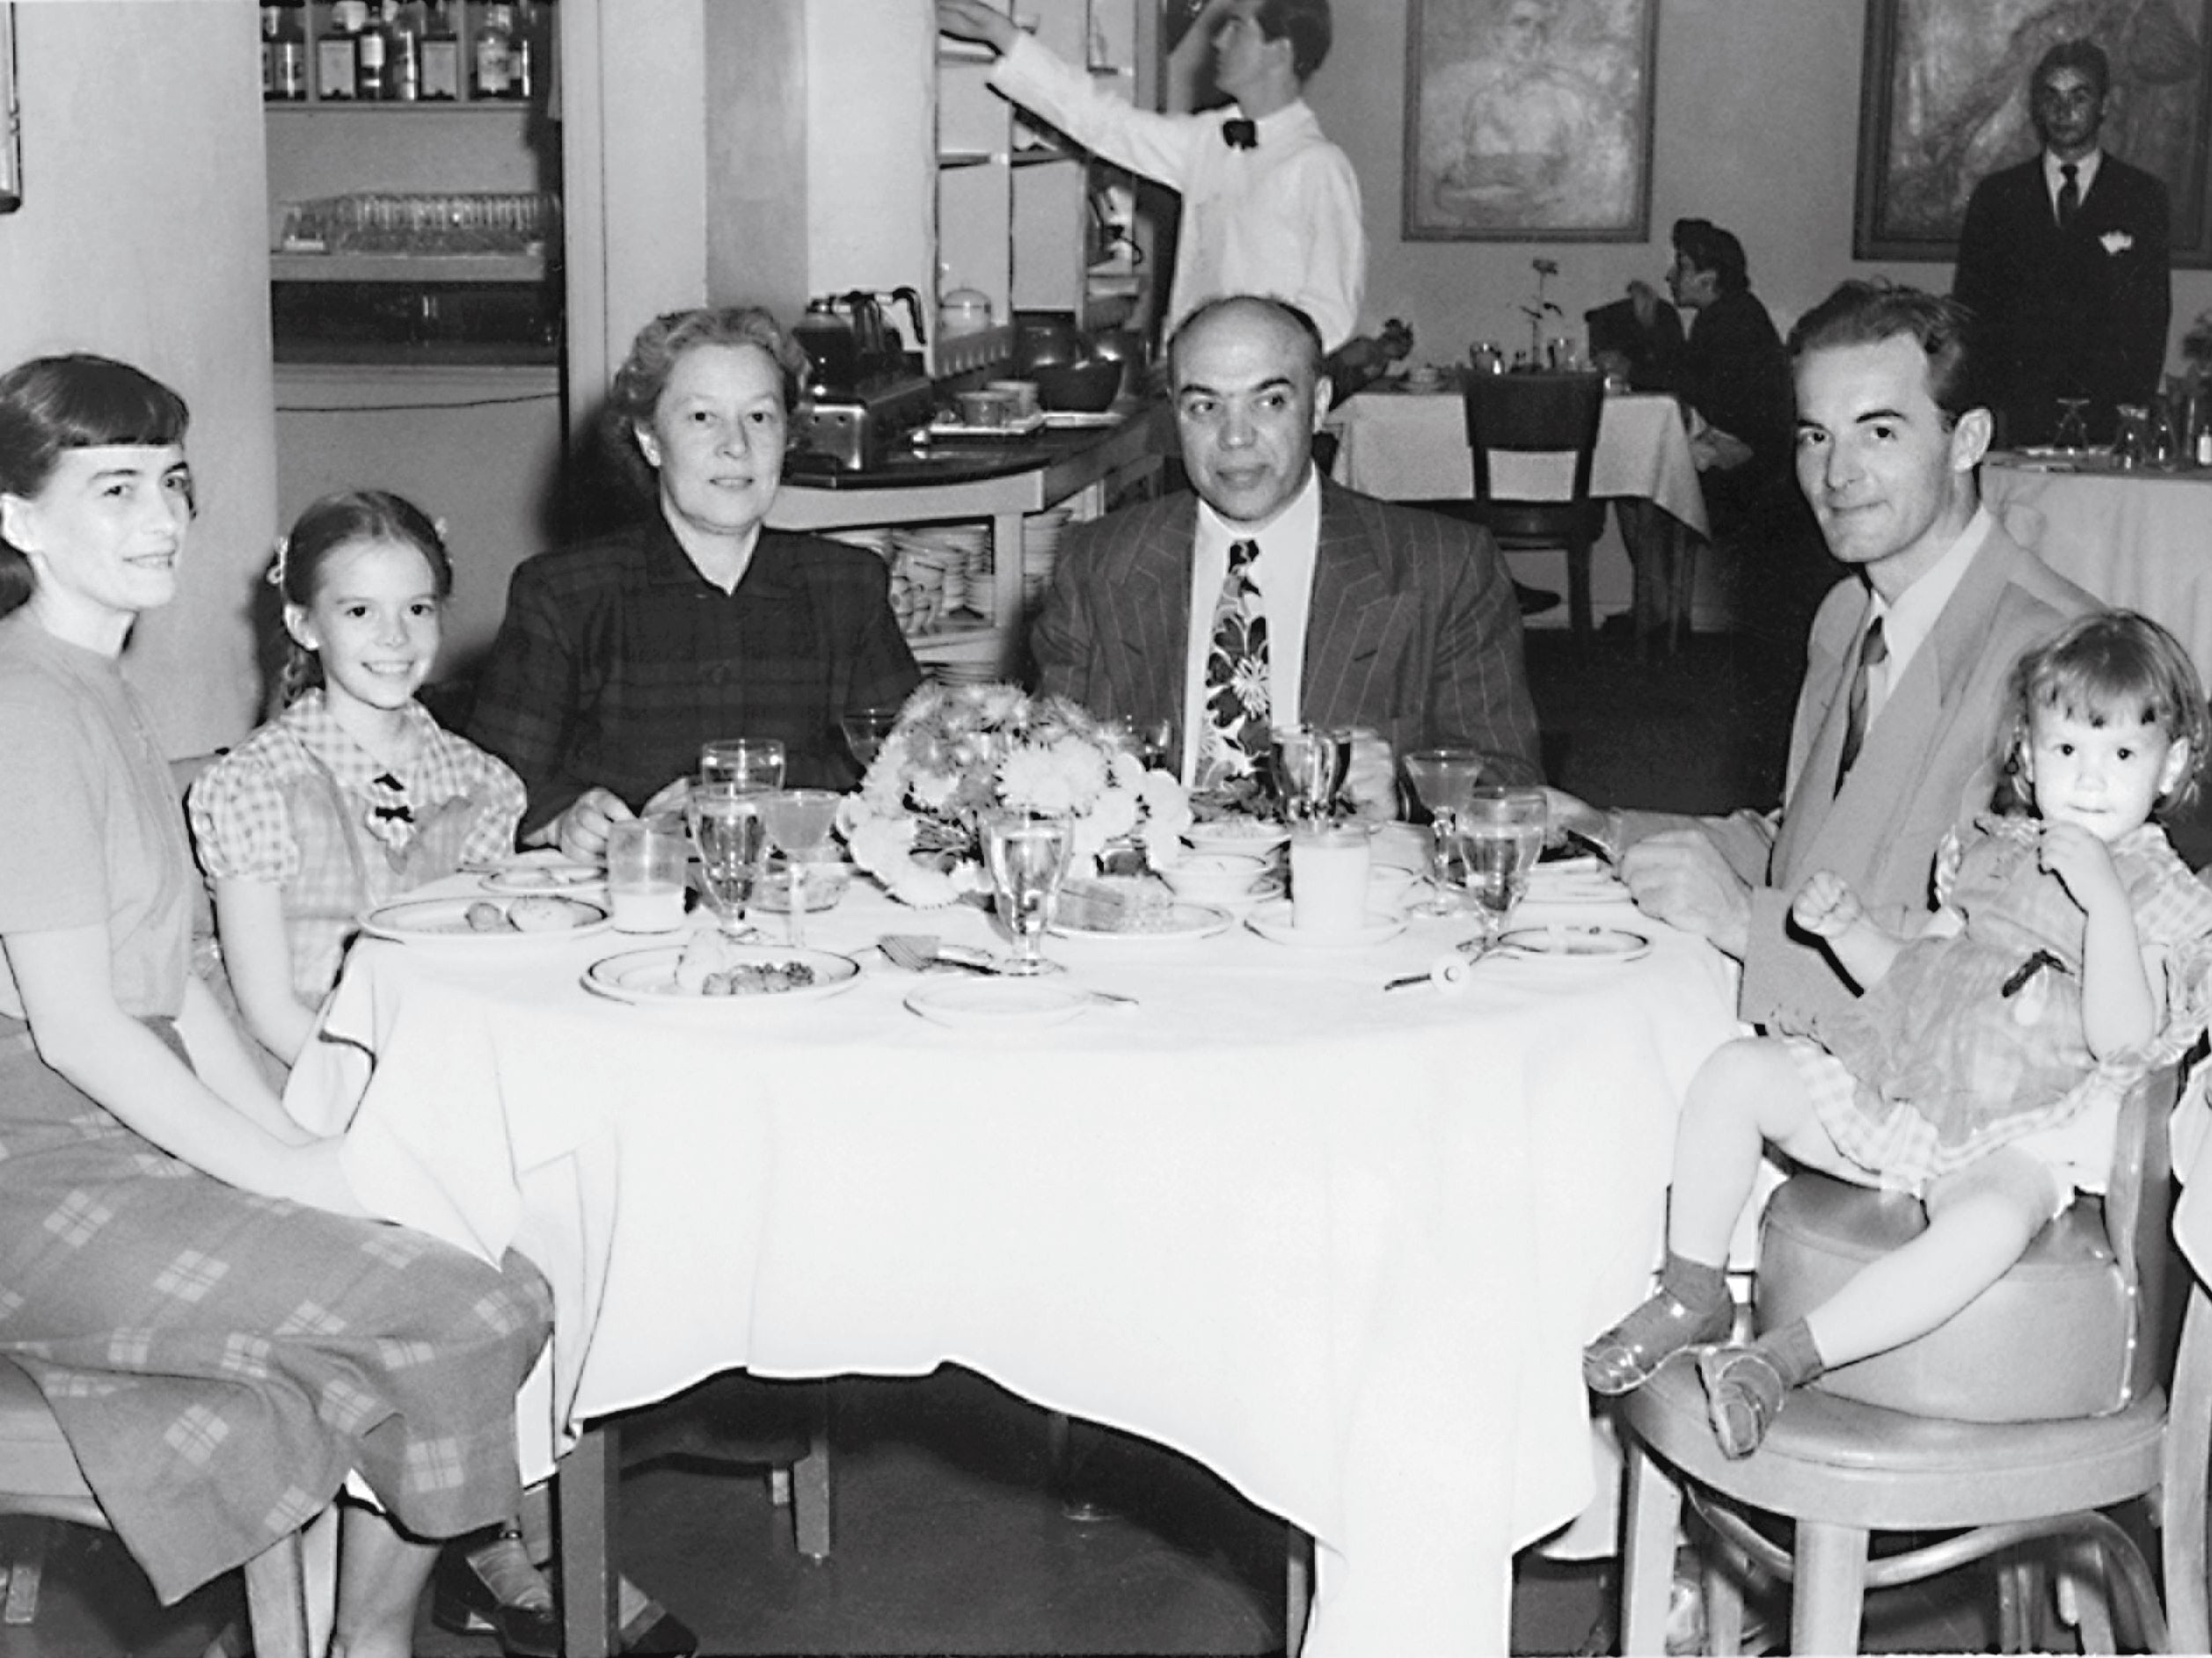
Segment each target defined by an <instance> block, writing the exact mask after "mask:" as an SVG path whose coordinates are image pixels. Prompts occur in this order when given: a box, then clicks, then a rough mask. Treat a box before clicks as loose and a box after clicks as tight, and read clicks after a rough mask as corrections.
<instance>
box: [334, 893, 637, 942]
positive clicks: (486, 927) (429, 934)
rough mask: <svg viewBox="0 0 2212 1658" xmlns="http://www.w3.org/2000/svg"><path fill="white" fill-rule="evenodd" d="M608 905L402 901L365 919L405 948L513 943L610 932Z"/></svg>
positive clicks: (561, 900)
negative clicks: (406, 946)
mask: <svg viewBox="0 0 2212 1658" xmlns="http://www.w3.org/2000/svg"><path fill="white" fill-rule="evenodd" d="M607 923H608V914H607V906H606V905H604V904H602V903H599V902H595V901H593V900H590V899H586V898H572V897H566V896H564V897H555V896H553V895H551V894H524V895H522V896H520V897H514V898H402V899H398V900H396V901H395V902H391V903H388V904H379V905H377V906H376V909H372V910H370V911H369V913H368V914H367V915H365V916H363V917H361V931H363V932H366V933H368V934H369V936H370V937H371V938H376V939H392V940H394V941H396V942H398V943H400V944H421V943H426V942H428V943H435V944H513V943H515V942H516V941H517V940H520V939H549V938H556V937H558V938H571V939H573V938H577V937H580V936H581V935H583V934H586V933H593V932H603V931H606V930H607Z"/></svg>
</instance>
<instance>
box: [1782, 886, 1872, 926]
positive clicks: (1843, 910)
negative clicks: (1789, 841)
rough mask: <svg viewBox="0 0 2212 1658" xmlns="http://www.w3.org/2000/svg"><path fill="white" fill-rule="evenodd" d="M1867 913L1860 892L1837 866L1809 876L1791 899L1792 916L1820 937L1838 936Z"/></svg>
mask: <svg viewBox="0 0 2212 1658" xmlns="http://www.w3.org/2000/svg"><path fill="white" fill-rule="evenodd" d="M1865 914H1866V910H1865V906H1864V905H1862V904H1861V903H1860V902H1858V894H1857V893H1855V892H1853V891H1852V890H1851V884H1850V883H1849V882H1848V881H1846V880H1844V879H1843V877H1842V876H1841V875H1838V874H1836V873H1835V872H1834V871H1833V870H1827V869H1823V870H1820V871H1818V872H1816V873H1814V874H1813V875H1811V876H1809V877H1807V880H1806V882H1805V884H1804V885H1803V886H1802V887H1799V888H1798V889H1797V896H1796V897H1794V898H1792V900H1791V901H1790V919H1791V920H1792V921H1794V922H1795V923H1797V924H1798V925H1799V926H1800V927H1802V928H1804V929H1805V931H1807V932H1809V933H1812V934H1813V935H1814V937H1816V938H1821V939H1833V938H1836V936H1838V935H1839V934H1841V933H1843V931H1846V930H1848V929H1849V928H1851V927H1852V926H1854V925H1856V924H1858V922H1859V921H1860V920H1861V919H1863V918H1864V917H1865Z"/></svg>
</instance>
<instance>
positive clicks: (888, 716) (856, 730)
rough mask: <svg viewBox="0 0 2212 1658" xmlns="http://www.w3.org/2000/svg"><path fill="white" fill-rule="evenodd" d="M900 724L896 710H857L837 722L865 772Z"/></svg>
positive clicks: (848, 745)
mask: <svg viewBox="0 0 2212 1658" xmlns="http://www.w3.org/2000/svg"><path fill="white" fill-rule="evenodd" d="M898 723H899V711H898V710H897V709H895V708H856V709H854V710H853V711H852V712H850V713H849V714H847V715H846V716H845V717H844V718H843V719H840V720H839V721H838V722H837V724H838V727H840V728H841V729H842V730H843V732H844V734H845V747H847V748H848V749H851V750H852V757H853V758H854V759H856V760H858V762H859V763H860V770H861V771H863V772H865V771H867V769H868V768H869V767H870V766H872V765H873V764H874V763H875V758H876V756H877V755H878V754H880V753H881V752H882V750H883V740H884V739H885V738H886V737H887V736H889V735H890V734H891V728H892V727H894V726H895V725H897V724H898ZM778 781H781V779H780V778H779V779H778Z"/></svg>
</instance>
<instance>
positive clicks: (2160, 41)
mask: <svg viewBox="0 0 2212 1658" xmlns="http://www.w3.org/2000/svg"><path fill="white" fill-rule="evenodd" d="M2208 30H2212V0H2157V4H2142V3H2141V0H1977V3H1976V4H1974V5H1971V6H1962V5H1960V4H1957V0H1867V6H1866V63H1865V79H1864V81H1863V83H1862V84H1861V87H1860V93H1859V117H1858V210H1857V213H1856V215H1854V219H1853V228H1852V237H1851V253H1852V257H1854V258H1856V259H1940V260H1949V259H1955V258H1956V257H1957V255H1958V245H1959V227H1960V224H1961V223H1964V222H1965V219H1966V212H1967V197H1968V196H1969V195H1971V194H1973V193H1974V186H1975V184H1976V183H1977V182H1978V181H1979V180H1980V179H1982V177H1983V175H1985V174H1987V173H1990V172H1996V171H1997V170H1998V169H1999V168H2002V167H2007V166H2010V165H2011V164H2013V163H2014V162H2018V161H2025V160H2026V159H2027V158H2028V157H2031V156H2033V155H2034V154H2035V153H2036V150H2037V147H2038V142H2039V141H2038V140H2037V138H2036V135H2035V128H2034V127H2033V124H2032V123H2031V122H2030V121H2029V120H2028V108H2027V94H2028V78H2029V77H2030V76H2032V75H2033V73H2034V70H2035V65H2036V63H2037V62H2038V61H2039V60H2040V58H2041V57H2042V55H2043V54H2044V53H2046V52H2047V51H2048V50H2049V49H2050V48H2051V47H2054V46H2055V45H2057V44H2058V42H2059V41H2061V40H2070V39H2087V40H2094V41H2096V42H2097V44H2098V45H2099V46H2101V47H2103V48H2104V49H2105V55H2106V57H2108V58H2109V59H2110V60H2111V62H2112V77H2113V79H2112V90H2111V92H2110V95H2109V96H2108V97H2107V98H2106V103H2105V125H2104V131H2103V133H2102V135H2101V142H2102V144H2103V147H2104V148H2105V149H2106V150H2108V151H2110V152H2111V153H2112V154H2113V155H2115V156H2118V157H2121V159H2122V160H2123V161H2130V162H2133V163H2134V164H2135V165H2136V166H2138V167H2142V168H2144V169H2145V170H2147V171H2149V172H2153V173H2156V174H2157V176H2158V177H2159V178H2161V179H2165V182H2166V199H2167V202H2168V204H2169V206H2170V208H2171V209H2172V246H2173V263H2174V264H2176V265H2189V266H2212V165H2208V150H2212V53H2208V51H2207V44H2208V40H2212V33H2208Z"/></svg>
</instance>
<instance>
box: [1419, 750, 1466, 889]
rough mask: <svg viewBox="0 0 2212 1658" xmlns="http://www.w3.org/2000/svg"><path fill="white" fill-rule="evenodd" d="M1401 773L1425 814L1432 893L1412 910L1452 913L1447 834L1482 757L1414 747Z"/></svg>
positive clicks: (1449, 840)
mask: <svg viewBox="0 0 2212 1658" xmlns="http://www.w3.org/2000/svg"><path fill="white" fill-rule="evenodd" d="M1405 776H1406V779H1407V780H1408V781H1409V782H1411V783H1412V784H1413V793H1414V795H1415V797H1416V798H1417V799H1419V800H1420V803H1421V805H1422V806H1423V807H1425V808H1427V812H1428V816H1429V826H1428V875H1429V883H1430V887H1431V891H1432V894H1433V895H1432V896H1431V897H1430V899H1429V900H1428V902H1427V903H1425V904H1422V905H1420V907H1419V909H1418V910H1417V911H1416V913H1417V914H1420V915H1424V916H1456V915H1457V914H1458V913H1459V910H1460V904H1459V901H1458V900H1457V899H1456V897H1454V896H1453V895H1452V890H1451V886H1452V880H1451V870H1452V840H1451V836H1452V831H1453V829H1454V828H1455V827H1456V824H1457V821H1458V816H1459V806H1460V802H1461V801H1463V800H1465V799H1466V797H1467V793H1468V792H1469V791H1470V790H1471V789H1472V788H1473V787H1474V786H1475V782H1476V779H1477V778H1480V777H1481V776H1482V756H1480V755H1478V754H1477V753H1476V752H1475V751H1474V750H1473V749H1414V750H1413V753H1411V754H1409V755H1407V756H1405Z"/></svg>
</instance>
